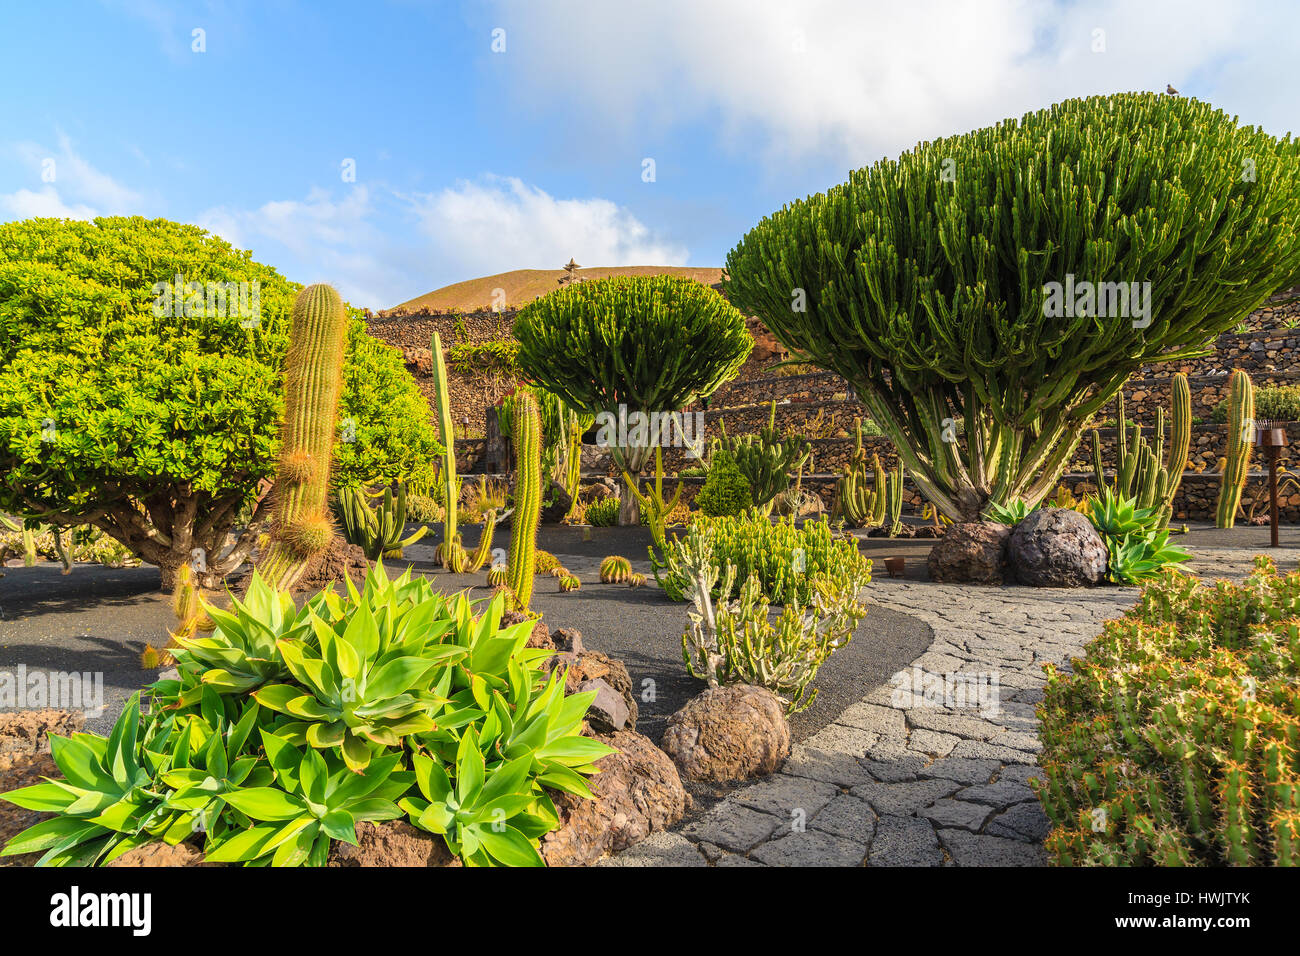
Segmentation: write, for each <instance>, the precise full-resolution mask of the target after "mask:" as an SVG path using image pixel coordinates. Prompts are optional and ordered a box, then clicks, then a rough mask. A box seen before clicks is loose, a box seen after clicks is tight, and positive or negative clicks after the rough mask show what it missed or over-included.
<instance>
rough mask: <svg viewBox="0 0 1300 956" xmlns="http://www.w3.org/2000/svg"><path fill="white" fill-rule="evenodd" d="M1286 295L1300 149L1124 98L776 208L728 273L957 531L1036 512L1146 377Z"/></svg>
mask: <svg viewBox="0 0 1300 956" xmlns="http://www.w3.org/2000/svg"><path fill="white" fill-rule="evenodd" d="M919 210H923V211H924V214H920V213H919V212H918V211H919ZM1297 279H1300V142H1297V141H1295V140H1292V139H1289V138H1287V139H1276V138H1274V137H1272V136H1269V135H1268V134H1266V133H1264V132H1263V131H1261V130H1259V129H1258V128H1256V127H1248V126H1240V125H1238V124H1237V122H1236V121H1235V120H1234V119H1233V118H1231V117H1229V116H1228V115H1226V114H1224V113H1223V112H1222V111H1219V110H1216V109H1214V108H1213V107H1211V106H1210V105H1208V104H1206V103H1202V102H1198V101H1197V100H1194V99H1190V98H1188V97H1174V96H1157V95H1154V94H1150V93H1121V94H1115V95H1111V96H1096V97H1088V98H1084V99H1075V100H1067V101H1065V102H1062V103H1058V104H1056V105H1054V106H1052V107H1050V108H1048V109H1044V110H1040V111H1038V112H1035V113H1030V114H1028V115H1026V116H1024V117H1023V118H1022V119H1020V120H1019V121H1015V120H1008V121H1005V122H1003V123H1000V124H998V125H997V126H995V127H991V128H987V129H981V130H976V131H974V132H971V133H967V134H963V135H960V136H954V137H949V138H946V139H940V140H936V141H934V142H931V143H923V144H920V145H919V146H917V147H916V148H915V149H913V150H911V151H909V152H907V153H904V154H903V155H902V156H900V157H899V158H898V159H897V160H884V161H881V162H879V163H877V164H875V165H874V166H871V167H869V168H866V169H861V170H858V171H857V172H854V173H853V174H851V176H850V178H849V181H848V182H847V183H845V184H843V185H841V186H837V187H834V188H832V189H830V190H828V191H827V192H826V193H823V194H819V195H816V196H812V197H809V198H807V199H804V200H799V201H796V202H793V203H790V204H788V205H786V206H785V207H784V208H783V209H781V210H780V211H778V212H775V213H773V214H772V215H771V216H769V217H767V218H765V219H764V220H763V221H762V222H760V223H759V224H758V225H757V226H756V227H755V228H754V229H753V230H751V231H750V232H749V233H748V234H747V235H746V236H745V237H744V238H743V239H741V241H740V243H739V244H738V245H737V246H736V247H735V248H734V249H733V250H732V251H731V253H730V254H729V255H728V257H727V274H726V278H725V279H724V292H725V294H726V295H727V297H728V298H729V299H730V301H731V302H732V303H733V304H734V305H736V306H737V307H738V308H740V309H742V310H744V311H745V312H747V313H750V314H755V315H757V316H758V317H759V318H760V319H762V320H763V322H764V323H765V324H766V325H767V327H768V328H769V329H770V330H771V331H772V333H773V334H774V335H775V336H776V338H777V339H778V340H779V341H780V342H781V343H782V344H783V345H785V346H786V347H787V348H789V349H791V351H792V354H793V355H794V357H797V358H801V359H802V360H804V361H807V362H811V363H813V364H816V365H818V366H820V367H822V368H825V369H828V370H830V371H833V372H836V373H838V374H839V375H842V376H843V377H844V378H845V379H847V380H848V381H849V383H850V384H851V385H852V386H853V388H854V390H855V391H856V393H857V394H858V396H859V398H860V399H861V400H862V402H863V404H864V405H865V406H866V407H867V409H868V411H869V413H870V415H871V418H872V419H873V420H874V421H875V422H876V423H877V424H878V425H879V426H880V428H881V430H882V431H883V432H884V434H885V435H887V436H888V437H889V438H890V439H891V440H892V441H893V442H894V445H895V446H896V447H897V448H898V452H899V455H900V458H901V461H902V464H903V466H904V468H905V470H906V472H907V473H908V474H909V475H910V476H911V478H912V479H913V480H914V481H915V482H916V483H917V486H918V487H919V489H920V491H921V493H922V494H923V495H924V496H925V497H926V498H927V499H929V500H930V501H932V502H933V503H934V504H935V505H936V506H937V507H938V509H939V510H940V511H941V512H943V513H944V514H945V515H947V516H949V517H951V518H953V519H954V520H959V521H960V520H975V519H977V518H978V517H979V516H980V515H981V514H982V513H983V512H984V511H985V509H986V508H987V507H988V505H989V503H990V502H992V503H996V504H999V505H1006V504H1008V503H1009V502H1012V501H1014V500H1016V499H1020V500H1022V501H1024V502H1025V503H1026V504H1027V505H1029V506H1030V507H1033V506H1035V505H1037V504H1038V503H1039V502H1041V501H1042V500H1043V499H1044V498H1046V497H1047V496H1048V495H1050V493H1051V492H1052V490H1053V489H1054V488H1055V487H1056V483H1057V481H1058V479H1059V477H1060V475H1061V474H1062V473H1063V471H1064V470H1065V467H1066V466H1067V464H1068V463H1069V461H1070V459H1071V456H1072V454H1073V451H1074V449H1075V447H1076V446H1077V443H1078V440H1079V435H1080V434H1081V432H1082V430H1083V428H1084V427H1085V426H1086V425H1087V424H1088V422H1089V421H1090V420H1091V419H1092V417H1093V416H1094V414H1095V413H1096V412H1097V411H1098V410H1099V409H1100V408H1102V407H1103V406H1104V405H1105V404H1106V403H1107V402H1109V401H1110V400H1111V399H1112V398H1113V397H1114V395H1115V393H1116V392H1117V391H1118V390H1119V389H1120V387H1121V385H1122V384H1123V382H1124V381H1125V380H1126V379H1127V378H1128V377H1129V376H1130V375H1131V374H1132V373H1133V372H1134V371H1135V370H1137V369H1138V368H1139V367H1141V366H1142V365H1143V364H1145V363H1147V362H1150V361H1152V360H1154V359H1156V358H1159V359H1160V360H1161V361H1169V360H1178V359H1182V358H1186V357H1191V356H1194V355H1199V354H1203V350H1204V347H1205V345H1206V343H1208V342H1209V341H1210V340H1211V339H1212V338H1213V337H1214V336H1215V335H1217V334H1218V333H1220V332H1223V331H1225V330H1227V329H1230V328H1232V327H1233V326H1234V325H1235V324H1236V323H1237V322H1238V321H1239V319H1240V317H1241V316H1242V315H1244V314H1246V313H1249V312H1250V311H1252V310H1253V309H1255V308H1257V307H1258V306H1259V305H1260V304H1261V303H1262V302H1263V301H1264V300H1265V299H1266V298H1267V297H1268V296H1270V295H1271V294H1272V293H1274V292H1275V291H1276V290H1278V289H1280V288H1286V287H1288V286H1289V285H1291V284H1293V283H1295V282H1296V281H1297Z"/></svg>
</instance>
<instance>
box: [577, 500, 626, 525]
mask: <svg viewBox="0 0 1300 956" xmlns="http://www.w3.org/2000/svg"><path fill="white" fill-rule="evenodd" d="M583 517H584V519H585V520H586V522H587V524H589V525H595V526H596V527H597V528H612V527H613V526H614V525H616V524H618V499H617V498H614V497H610V498H598V499H596V500H595V501H593V502H591V503H590V504H588V505H587V510H586V512H585V514H584V516H583Z"/></svg>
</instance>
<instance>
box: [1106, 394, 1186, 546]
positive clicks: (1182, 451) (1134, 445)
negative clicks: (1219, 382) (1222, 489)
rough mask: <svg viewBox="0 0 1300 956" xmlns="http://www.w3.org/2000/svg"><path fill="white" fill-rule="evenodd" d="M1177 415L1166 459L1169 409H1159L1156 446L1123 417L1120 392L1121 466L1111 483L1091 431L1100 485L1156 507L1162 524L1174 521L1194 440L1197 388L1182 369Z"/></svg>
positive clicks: (1117, 420)
mask: <svg viewBox="0 0 1300 956" xmlns="http://www.w3.org/2000/svg"><path fill="white" fill-rule="evenodd" d="M1171 391H1172V396H1173V416H1172V421H1171V427H1170V430H1169V455H1168V457H1165V455H1164V447H1165V410H1164V408H1162V407H1158V408H1156V424H1155V447H1154V448H1152V446H1151V445H1150V444H1149V443H1148V442H1147V440H1146V438H1144V437H1143V436H1142V429H1141V427H1140V426H1139V425H1138V424H1137V423H1134V424H1133V426H1132V428H1131V438H1130V437H1129V431H1130V430H1129V428H1128V426H1127V424H1126V420H1125V418H1124V391H1123V390H1122V389H1121V390H1120V391H1119V392H1117V393H1116V395H1115V407H1116V410H1115V434H1116V455H1117V467H1116V469H1115V479H1114V481H1113V482H1107V481H1106V474H1105V470H1104V469H1103V467H1102V462H1101V436H1100V434H1099V433H1098V431H1097V429H1096V428H1094V429H1093V430H1092V470H1093V477H1094V478H1095V479H1096V481H1097V488H1098V489H1101V488H1105V487H1110V488H1112V489H1113V490H1114V492H1115V494H1116V495H1118V496H1119V497H1121V498H1126V499H1127V498H1132V499H1134V501H1135V503H1136V505H1137V507H1138V508H1142V509H1152V510H1154V511H1155V512H1156V513H1158V514H1159V515H1160V525H1159V526H1160V528H1162V529H1163V528H1165V527H1167V526H1168V525H1169V519H1170V518H1172V517H1173V514H1174V496H1175V495H1176V494H1178V486H1179V485H1180V484H1181V483H1182V480H1183V471H1184V470H1185V469H1186V467H1187V452H1188V450H1189V449H1190V448H1191V444H1192V392H1191V388H1190V386H1189V385H1188V383H1187V376H1186V375H1185V374H1183V373H1182V372H1179V373H1178V374H1177V375H1175V376H1174V378H1173V382H1172V387H1171Z"/></svg>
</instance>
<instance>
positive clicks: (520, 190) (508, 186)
mask: <svg viewBox="0 0 1300 956" xmlns="http://www.w3.org/2000/svg"><path fill="white" fill-rule="evenodd" d="M414 202H415V203H416V208H417V211H418V214H419V217H420V221H421V227H422V231H423V232H424V234H425V235H426V236H427V237H428V239H429V240H430V242H432V243H433V245H434V246H435V248H436V251H437V254H438V255H439V257H440V258H441V259H442V261H443V262H444V263H446V264H448V265H451V266H454V267H455V271H457V272H459V273H463V274H464V276H465V277H466V278H469V277H471V276H480V275H491V274H493V273H496V272H505V271H507V270H510V269H555V268H558V267H559V266H560V265H562V264H563V263H564V262H566V261H568V259H569V257H570V256H573V257H575V258H577V259H578V260H579V261H581V262H583V263H590V264H591V265H593V266H595V265H610V266H616V265H633V264H635V265H684V264H685V263H686V259H687V256H688V253H687V250H686V248H685V246H682V245H680V244H679V243H674V242H671V241H668V240H665V239H662V238H660V237H657V236H655V235H653V234H652V233H651V231H650V229H649V228H647V227H646V226H645V225H644V224H643V223H642V222H641V221H640V220H638V219H637V218H636V217H635V216H633V215H632V214H631V213H630V212H628V211H627V210H626V209H624V208H621V207H620V206H618V205H617V204H615V203H613V202H610V201H609V200H608V199H595V198H592V199H557V198H556V197H554V196H551V195H550V194H548V193H546V192H545V191H543V190H541V189H539V188H537V187H536V186H529V185H528V184H526V183H524V182H523V181H522V180H520V179H516V178H513V177H498V176H487V177H484V178H483V180H482V181H481V182H477V183H473V182H461V183H458V184H457V185H456V186H455V187H454V188H449V189H444V190H443V191H442V192H440V193H436V194H434V195H431V196H421V197H417V198H416V199H415V200H414Z"/></svg>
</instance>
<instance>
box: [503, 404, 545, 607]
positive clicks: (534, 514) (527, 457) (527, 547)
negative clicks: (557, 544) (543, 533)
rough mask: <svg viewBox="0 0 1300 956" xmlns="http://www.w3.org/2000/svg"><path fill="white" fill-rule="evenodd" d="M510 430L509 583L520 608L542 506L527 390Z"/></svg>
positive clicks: (533, 410) (529, 591) (529, 589)
mask: <svg viewBox="0 0 1300 956" xmlns="http://www.w3.org/2000/svg"><path fill="white" fill-rule="evenodd" d="M511 430H512V431H513V433H514V441H515V514H514V525H513V528H512V530H511V533H510V564H509V568H510V587H511V590H513V591H514V594H515V602H516V604H517V605H518V607H519V609H520V610H527V609H528V602H529V601H530V600H531V599H532V596H533V573H534V570H535V563H534V562H535V561H536V553H535V552H536V548H537V524H538V521H540V520H541V514H542V511H541V508H542V503H541V502H542V446H541V442H542V421H541V416H540V415H539V414H538V411H537V400H536V399H534V398H533V396H532V393H530V392H528V391H527V390H523V391H520V392H518V393H517V394H516V396H515V409H514V420H513V422H511Z"/></svg>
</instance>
